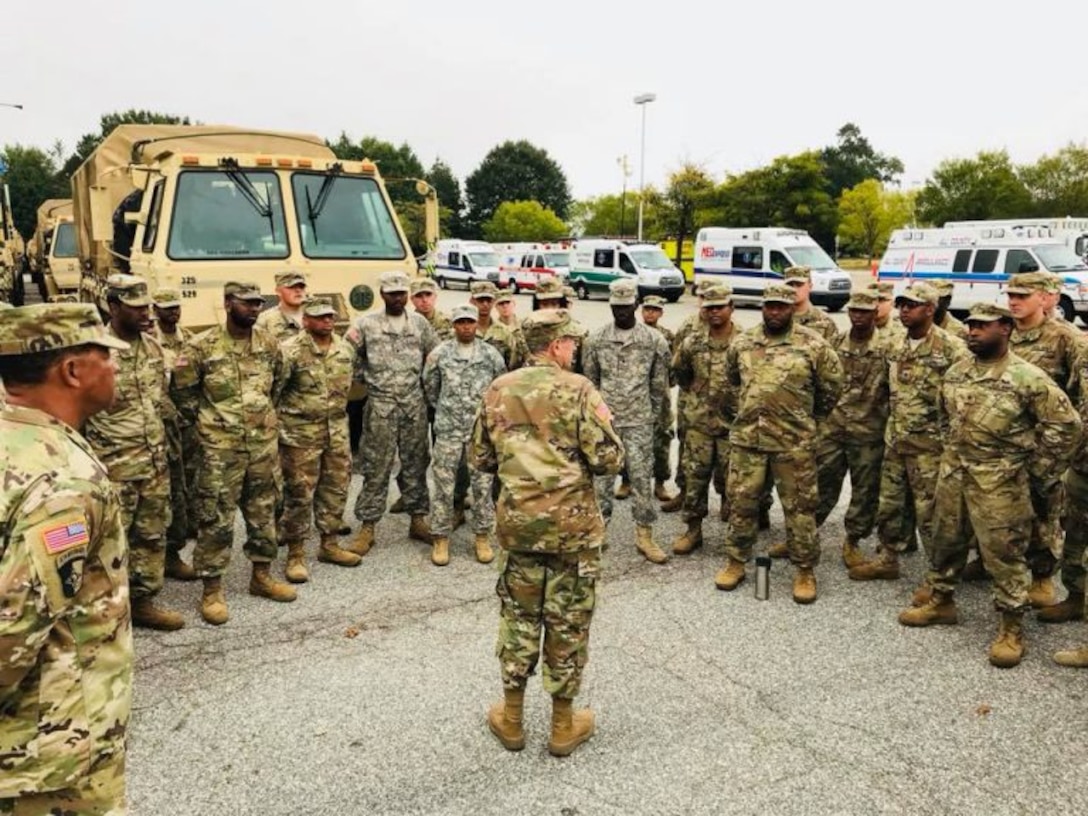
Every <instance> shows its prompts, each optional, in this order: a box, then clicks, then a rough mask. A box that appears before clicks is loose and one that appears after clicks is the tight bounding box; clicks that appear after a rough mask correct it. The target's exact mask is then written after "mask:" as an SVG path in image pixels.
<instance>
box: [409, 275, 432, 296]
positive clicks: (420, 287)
mask: <svg viewBox="0 0 1088 816" xmlns="http://www.w3.org/2000/svg"><path fill="white" fill-rule="evenodd" d="M408 290H409V291H410V292H411V293H412V294H413V295H418V294H419V293H420V292H434V293H437V292H438V284H437V283H435V282H434V278H412V282H411V283H410V284H409V285H408Z"/></svg>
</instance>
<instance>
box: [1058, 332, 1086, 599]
mask: <svg viewBox="0 0 1088 816" xmlns="http://www.w3.org/2000/svg"><path fill="white" fill-rule="evenodd" d="M1071 385H1072V387H1071V389H1070V390H1071V391H1072V392H1073V393H1075V394H1076V395H1077V407H1078V409H1079V411H1080V416H1081V419H1082V421H1084V422H1086V423H1088V349H1081V351H1080V353H1079V354H1078V355H1077V359H1076V362H1075V364H1074V367H1073V378H1072V383H1071ZM1062 481H1063V485H1064V488H1065V504H1064V507H1063V513H1062V527H1063V529H1064V530H1065V545H1064V547H1063V548H1062V560H1061V567H1062V584H1063V585H1064V586H1065V588H1066V590H1067V591H1068V592H1069V593H1070V594H1071V595H1080V596H1082V597H1083V596H1084V590H1085V573H1086V569H1088V555H1086V553H1088V434H1085V436H1084V438H1082V440H1081V443H1080V444H1079V445H1078V447H1077V450H1076V452H1075V455H1074V456H1073V458H1072V461H1071V463H1070V467H1069V470H1067V471H1066V473H1065V477H1064V479H1063V480H1062ZM1078 611H1079V612H1080V615H1081V616H1083V614H1084V610H1083V609H1081V610H1078Z"/></svg>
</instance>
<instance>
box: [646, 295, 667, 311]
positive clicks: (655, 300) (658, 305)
mask: <svg viewBox="0 0 1088 816" xmlns="http://www.w3.org/2000/svg"><path fill="white" fill-rule="evenodd" d="M666 302H667V301H666V300H665V298H663V297H661V295H646V297H644V298H643V299H642V308H643V309H646V308H650V309H661V310H662V311H664V309H665V303H666Z"/></svg>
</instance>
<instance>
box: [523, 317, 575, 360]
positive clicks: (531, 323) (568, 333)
mask: <svg viewBox="0 0 1088 816" xmlns="http://www.w3.org/2000/svg"><path fill="white" fill-rule="evenodd" d="M521 334H522V336H523V337H524V338H525V344H526V345H527V346H528V347H529V348H530V349H533V350H538V349H542V348H544V347H545V346H546V345H548V343H550V342H552V341H553V340H558V339H559V338H561V337H579V336H580V332H579V331H578V327H577V326H576V324H575V323H574V321H573V320H571V319H570V312H568V311H567V310H566V309H541V310H540V311H536V312H533V313H532V314H531V315H529V316H528V317H526V318H525V319H524V320H523V321H521Z"/></svg>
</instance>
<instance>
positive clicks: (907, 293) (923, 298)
mask: <svg viewBox="0 0 1088 816" xmlns="http://www.w3.org/2000/svg"><path fill="white" fill-rule="evenodd" d="M902 300H909V301H911V302H912V303H932V304H933V305H934V306H936V305H937V290H936V289H934V288H933V287H932V286H930V285H929V284H928V283H915V284H911V285H910V286H908V287H907V288H906V289H904V290H903V291H902V293H901V294H899V295H898V296H897V297H896V298H895V303H896V305H899V302H900V301H902Z"/></svg>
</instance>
